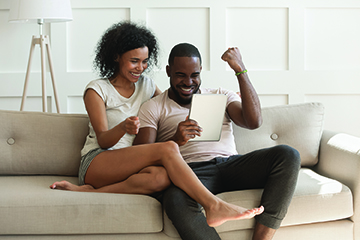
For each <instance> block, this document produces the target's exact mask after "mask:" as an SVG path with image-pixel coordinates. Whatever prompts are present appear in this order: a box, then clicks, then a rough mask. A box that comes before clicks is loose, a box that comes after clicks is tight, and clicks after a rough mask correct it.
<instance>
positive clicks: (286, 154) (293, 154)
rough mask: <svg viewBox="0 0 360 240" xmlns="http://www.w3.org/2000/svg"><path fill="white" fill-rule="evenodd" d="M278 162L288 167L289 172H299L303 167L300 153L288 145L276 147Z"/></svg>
mask: <svg viewBox="0 0 360 240" xmlns="http://www.w3.org/2000/svg"><path fill="white" fill-rule="evenodd" d="M274 150H275V151H276V155H277V156H278V158H277V159H278V160H279V161H281V164H282V165H283V164H284V165H286V167H287V168H289V170H290V169H291V170H295V171H298V170H299V169H300V166H301V158H300V153H299V152H298V151H297V150H296V149H295V148H292V147H290V146H288V145H278V146H276V147H274Z"/></svg>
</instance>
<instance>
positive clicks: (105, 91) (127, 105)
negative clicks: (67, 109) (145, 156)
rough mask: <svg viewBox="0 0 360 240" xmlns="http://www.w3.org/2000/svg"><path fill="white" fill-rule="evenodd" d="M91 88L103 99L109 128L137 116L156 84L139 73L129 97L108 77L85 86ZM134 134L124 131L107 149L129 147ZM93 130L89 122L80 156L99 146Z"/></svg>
mask: <svg viewBox="0 0 360 240" xmlns="http://www.w3.org/2000/svg"><path fill="white" fill-rule="evenodd" d="M88 89H93V90H94V91H96V92H97V94H99V96H100V97H101V98H102V99H103V101H104V103H105V108H106V117H107V120H108V127H109V129H111V128H113V127H115V126H116V125H118V124H119V123H120V122H122V121H124V120H125V119H126V118H128V117H130V116H137V114H138V111H139V108H140V106H141V104H142V103H144V102H145V101H147V100H149V99H150V98H151V97H152V96H153V95H154V93H155V90H156V85H155V83H154V81H153V80H152V79H150V78H148V77H146V76H143V75H141V76H140V78H139V80H138V81H137V82H136V83H135V91H134V93H133V95H132V96H131V97H130V98H125V97H123V96H121V95H120V94H119V92H118V91H117V90H116V89H115V87H114V86H113V85H112V84H111V83H110V81H109V79H97V80H93V81H91V82H90V83H89V84H88V85H87V86H86V88H85V91H84V95H85V92H86V90H88ZM134 138H135V135H130V134H128V133H126V134H125V135H124V136H123V137H122V138H121V139H120V140H119V142H118V143H116V144H115V145H114V146H112V147H111V148H109V149H119V148H124V147H129V146H131V145H132V143H133V141H134ZM99 147H100V146H99V144H98V142H97V139H96V134H95V131H94V129H93V127H92V125H91V122H89V135H88V136H87V137H86V142H85V145H84V147H83V149H82V150H81V156H84V155H85V154H86V153H88V152H89V151H91V150H93V149H96V148H99Z"/></svg>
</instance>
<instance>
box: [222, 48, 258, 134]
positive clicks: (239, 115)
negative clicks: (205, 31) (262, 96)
mask: <svg viewBox="0 0 360 240" xmlns="http://www.w3.org/2000/svg"><path fill="white" fill-rule="evenodd" d="M221 58H222V59H223V60H224V61H225V62H227V63H228V64H229V66H230V67H231V68H232V69H233V70H234V71H235V73H239V72H243V71H244V70H245V69H246V68H245V65H244V63H243V61H242V58H241V54H240V51H239V49H238V48H236V47H235V48H229V49H228V50H227V51H226V52H225V53H224V54H223V55H222V57H221ZM237 80H238V83H239V88H240V95H241V103H240V102H232V103H230V104H229V106H228V107H227V113H228V114H229V116H230V118H231V120H232V121H233V122H234V123H235V124H236V125H238V126H240V127H244V128H248V129H256V128H258V127H260V126H261V124H262V116H261V106H260V101H259V97H258V95H257V93H256V91H255V89H254V87H253V86H252V84H251V82H250V79H249V77H248V75H247V73H246V72H245V73H241V74H240V75H238V76H237Z"/></svg>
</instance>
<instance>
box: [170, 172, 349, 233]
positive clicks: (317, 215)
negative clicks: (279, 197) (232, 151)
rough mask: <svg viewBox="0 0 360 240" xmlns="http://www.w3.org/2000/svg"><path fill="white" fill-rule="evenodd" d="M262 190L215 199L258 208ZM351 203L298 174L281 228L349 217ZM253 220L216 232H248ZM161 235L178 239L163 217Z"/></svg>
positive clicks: (341, 188) (311, 175)
mask: <svg viewBox="0 0 360 240" xmlns="http://www.w3.org/2000/svg"><path fill="white" fill-rule="evenodd" d="M261 194H262V190H244V191H235V192H225V193H221V194H219V195H218V196H219V197H220V198H221V199H224V200H225V201H227V202H230V203H233V204H236V205H239V206H243V207H246V208H253V207H257V206H259V205H260V199H261ZM352 214H353V203H352V194H351V191H350V189H349V188H348V187H347V186H345V185H343V184H341V183H340V182H338V181H335V180H333V179H330V178H326V177H323V176H321V175H319V174H317V173H315V172H314V171H312V170H310V169H307V168H303V169H301V170H300V173H299V178H298V183H297V186H296V189H295V193H294V197H293V199H292V202H291V204H290V207H289V209H288V213H287V215H286V217H285V219H284V220H283V222H282V224H281V226H282V227H283V226H293V225H300V224H307V223H315V222H326V221H333V220H338V219H344V218H348V217H350V216H352ZM254 224H255V220H254V219H250V220H239V221H229V222H226V223H224V224H223V225H221V226H219V227H217V228H216V230H217V231H218V232H220V233H221V232H227V231H232V230H242V229H251V228H253V226H254ZM164 232H165V233H166V234H167V235H169V236H172V237H175V236H178V233H177V231H176V229H175V227H174V226H173V225H172V223H171V221H170V220H169V219H168V217H167V216H166V217H165V219H164Z"/></svg>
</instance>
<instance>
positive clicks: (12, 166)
mask: <svg viewBox="0 0 360 240" xmlns="http://www.w3.org/2000/svg"><path fill="white" fill-rule="evenodd" d="M263 117H264V123H263V125H262V127H261V128H259V129H257V130H253V131H248V130H244V129H240V128H237V127H236V128H235V129H234V132H235V135H236V140H237V146H238V150H239V152H240V153H245V152H248V151H251V150H254V149H258V148H263V147H268V146H274V145H277V144H288V145H291V146H293V147H295V148H296V149H298V150H299V152H300V154H301V158H302V166H303V168H302V169H301V172H300V175H299V181H298V185H297V187H296V193H295V196H294V198H293V200H292V203H291V206H290V208H289V211H288V214H287V216H286V218H285V219H284V221H283V224H282V227H281V228H280V229H279V230H278V232H277V233H276V235H275V238H274V239H275V240H289V239H291V240H297V239H299V240H300V239H301V240H304V239H306V240H321V239H326V240H331V239H332V240H350V239H352V240H354V239H356V240H360V186H359V185H360V151H359V149H360V139H359V138H356V137H353V136H349V135H346V134H336V133H332V132H329V131H324V132H323V119H324V108H323V106H322V105H321V104H318V103H306V104H300V105H288V106H278V107H271V108H264V109H263ZM0 123H1V127H0V152H1V153H0V175H1V176H0V239H155V240H162V239H179V236H178V234H177V232H176V230H175V228H174V227H173V225H172V224H171V222H170V221H169V219H168V218H167V217H166V215H165V214H164V212H163V210H162V208H161V204H160V203H159V202H158V201H157V200H155V199H153V198H151V197H148V196H142V195H128V194H105V193H81V192H69V191H61V190H51V189H50V188H49V185H50V184H52V183H53V182H54V181H58V180H63V179H65V180H68V181H71V182H73V183H77V182H78V180H77V172H78V166H79V160H80V149H81V148H82V146H83V143H84V140H85V136H86V135H87V132H88V118H87V116H86V115H79V114H77V115H74V114H47V113H38V112H15V111H14V112H13V111H0ZM261 192H262V191H261V190H246V191H238V192H227V193H222V194H219V196H220V197H221V198H223V199H225V200H226V201H228V202H231V203H235V204H239V205H241V206H245V207H249V208H250V207H254V206H257V205H258V204H259V202H260V196H261ZM253 226H254V220H241V221H231V222H227V223H225V224H223V225H222V226H219V227H218V228H217V231H218V232H219V233H220V236H221V238H222V239H231V240H233V239H251V234H252V228H253Z"/></svg>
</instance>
